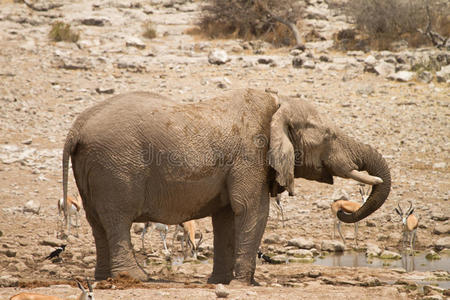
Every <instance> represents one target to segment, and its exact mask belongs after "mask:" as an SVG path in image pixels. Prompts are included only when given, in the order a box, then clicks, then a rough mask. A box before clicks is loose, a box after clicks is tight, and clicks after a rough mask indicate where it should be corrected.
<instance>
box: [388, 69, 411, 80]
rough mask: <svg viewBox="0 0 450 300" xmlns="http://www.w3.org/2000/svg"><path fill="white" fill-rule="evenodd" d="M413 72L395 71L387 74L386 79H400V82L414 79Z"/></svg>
mask: <svg viewBox="0 0 450 300" xmlns="http://www.w3.org/2000/svg"><path fill="white" fill-rule="evenodd" d="M414 76H415V73H413V72H409V71H400V72H397V73H392V74H390V75H389V76H388V79H391V80H395V81H400V82H407V81H411V80H413V79H414Z"/></svg>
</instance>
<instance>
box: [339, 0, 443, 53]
mask: <svg viewBox="0 0 450 300" xmlns="http://www.w3.org/2000/svg"><path fill="white" fill-rule="evenodd" d="M426 3H428V5H429V8H430V16H428V14H427V10H426ZM449 9H450V4H449V3H448V2H445V1H444V2H443V1H441V0H429V1H423V0H349V2H348V3H347V5H346V6H345V7H342V11H343V12H344V13H345V14H346V15H347V16H348V17H349V18H350V19H351V20H352V21H354V22H355V25H356V29H357V30H358V31H359V32H361V33H362V34H363V35H364V36H365V38H366V39H368V41H369V42H370V47H371V48H374V49H377V50H389V49H391V46H392V43H393V42H396V41H400V40H405V41H407V42H408V45H409V46H410V47H420V46H424V45H430V40H429V39H428V38H427V37H426V36H425V35H423V34H422V33H420V32H419V31H418V30H419V29H421V30H424V31H425V29H426V28H427V25H428V22H429V20H431V29H432V30H433V31H436V32H438V33H439V34H441V35H443V36H449V34H450V17H449V15H448V11H449ZM348 50H350V49H348Z"/></svg>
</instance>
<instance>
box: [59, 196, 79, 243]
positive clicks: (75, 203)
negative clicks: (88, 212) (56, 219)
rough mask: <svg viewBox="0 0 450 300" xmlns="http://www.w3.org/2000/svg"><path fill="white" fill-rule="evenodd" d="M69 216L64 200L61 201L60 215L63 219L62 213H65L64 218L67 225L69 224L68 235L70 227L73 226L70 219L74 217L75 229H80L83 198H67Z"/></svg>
mask: <svg viewBox="0 0 450 300" xmlns="http://www.w3.org/2000/svg"><path fill="white" fill-rule="evenodd" d="M67 206H68V209H67V212H68V214H67V216H66V215H65V206H64V198H61V199H59V201H58V214H59V216H60V217H61V213H64V218H65V219H66V223H67V231H68V234H70V226H71V225H72V222H71V220H70V217H71V216H72V215H74V216H75V225H74V226H75V227H79V226H80V225H79V213H80V210H81V207H82V204H81V197H80V196H76V197H72V196H67Z"/></svg>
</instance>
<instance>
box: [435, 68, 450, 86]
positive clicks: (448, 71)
mask: <svg viewBox="0 0 450 300" xmlns="http://www.w3.org/2000/svg"><path fill="white" fill-rule="evenodd" d="M436 79H437V81H438V82H447V81H448V80H450V65H448V66H445V67H442V68H441V70H440V71H439V72H436Z"/></svg>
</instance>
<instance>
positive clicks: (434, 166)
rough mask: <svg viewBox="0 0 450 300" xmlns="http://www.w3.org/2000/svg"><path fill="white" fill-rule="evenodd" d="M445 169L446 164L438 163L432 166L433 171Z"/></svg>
mask: <svg viewBox="0 0 450 300" xmlns="http://www.w3.org/2000/svg"><path fill="white" fill-rule="evenodd" d="M446 167H447V163H446V162H438V163H434V164H433V169H445V168H446Z"/></svg>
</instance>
